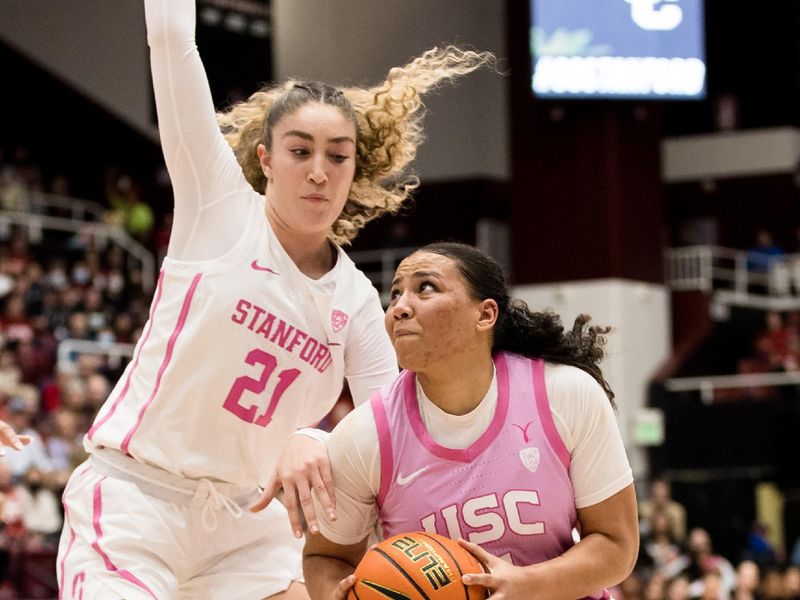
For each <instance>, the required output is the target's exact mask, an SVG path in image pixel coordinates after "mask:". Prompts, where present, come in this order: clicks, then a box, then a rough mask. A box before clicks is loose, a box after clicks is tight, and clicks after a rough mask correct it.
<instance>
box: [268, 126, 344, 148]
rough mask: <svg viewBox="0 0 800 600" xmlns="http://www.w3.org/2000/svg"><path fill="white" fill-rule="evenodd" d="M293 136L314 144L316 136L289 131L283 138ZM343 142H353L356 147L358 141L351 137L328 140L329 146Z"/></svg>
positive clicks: (296, 130)
mask: <svg viewBox="0 0 800 600" xmlns="http://www.w3.org/2000/svg"><path fill="white" fill-rule="evenodd" d="M291 135H293V136H296V137H299V138H303V139H304V140H308V141H309V142H313V141H314V136H313V135H311V134H310V133H306V132H305V131H300V130H299V129H292V130H290V131H287V132H286V133H285V134H283V137H285V138H286V137H289V136H291ZM342 142H351V143H352V144H354V145H355V143H356V141H355V140H354V139H353V138H351V137H350V136H349V135H340V136H337V137H332V138H328V143H329V144H341V143H342Z"/></svg>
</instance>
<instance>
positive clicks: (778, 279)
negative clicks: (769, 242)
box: [664, 245, 800, 296]
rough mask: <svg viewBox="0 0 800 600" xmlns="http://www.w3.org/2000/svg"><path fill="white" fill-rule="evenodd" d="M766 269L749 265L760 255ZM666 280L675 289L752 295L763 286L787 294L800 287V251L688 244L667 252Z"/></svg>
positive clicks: (780, 293)
mask: <svg viewBox="0 0 800 600" xmlns="http://www.w3.org/2000/svg"><path fill="white" fill-rule="evenodd" d="M759 256H760V258H761V259H762V261H763V263H764V265H765V266H766V269H765V270H752V269H749V268H748V261H752V259H753V258H756V257H759ZM664 260H665V283H666V284H667V286H669V287H670V288H672V289H674V290H680V291H692V290H695V291H702V292H710V291H714V290H716V289H726V290H729V291H730V290H733V291H734V292H735V293H737V294H739V295H748V294H751V288H752V287H753V286H759V287H761V288H762V289H764V290H765V293H767V294H770V295H778V296H786V295H789V293H790V292H791V289H792V287H793V286H794V288H795V289H800V254H782V255H770V254H761V253H758V252H754V251H751V250H738V249H733V248H723V247H721V246H713V245H708V246H685V247H679V248H669V249H668V250H666V251H665V253H664Z"/></svg>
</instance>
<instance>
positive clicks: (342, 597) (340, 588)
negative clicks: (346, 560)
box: [333, 575, 356, 600]
mask: <svg viewBox="0 0 800 600" xmlns="http://www.w3.org/2000/svg"><path fill="white" fill-rule="evenodd" d="M355 583H356V576H355V575H348V576H347V577H345V578H344V579H342V580H341V581H340V582H339V585H337V586H336V593H335V594H334V596H333V598H334V600H346V599H347V590H349V589H350V588H351V587H353V586H354V585H355Z"/></svg>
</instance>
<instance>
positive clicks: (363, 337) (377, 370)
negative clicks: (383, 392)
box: [345, 290, 398, 406]
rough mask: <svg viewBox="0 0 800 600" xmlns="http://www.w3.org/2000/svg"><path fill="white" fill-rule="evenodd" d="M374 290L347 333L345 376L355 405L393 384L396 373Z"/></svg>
mask: <svg viewBox="0 0 800 600" xmlns="http://www.w3.org/2000/svg"><path fill="white" fill-rule="evenodd" d="M377 296H378V295H377V292H375V291H374V290H373V291H372V293H370V296H369V300H368V301H367V302H366V303H365V304H364V306H363V308H362V309H361V311H360V312H359V314H358V318H357V319H356V320H355V322H354V323H353V327H352V328H351V329H350V331H349V333H348V340H347V346H346V350H345V375H346V376H347V382H348V384H349V385H350V393H351V394H352V396H353V403H354V404H355V405H356V406H359V405H360V404H362V403H364V402H366V401H367V400H368V399H369V398H370V396H372V394H374V393H375V392H377V391H378V390H380V389H381V388H382V387H384V386H387V385H389V384H390V383H392V382H393V381H394V380H395V378H396V377H397V374H398V369H397V357H396V356H395V353H394V348H393V347H392V342H391V341H390V340H389V334H387V333H386V328H385V327H384V324H383V310H382V309H381V305H380V302H379V300H378V297H377Z"/></svg>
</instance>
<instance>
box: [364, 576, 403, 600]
mask: <svg viewBox="0 0 800 600" xmlns="http://www.w3.org/2000/svg"><path fill="white" fill-rule="evenodd" d="M361 583H362V584H363V585H365V586H367V587H368V588H372V589H373V590H375V591H376V592H378V593H379V594H380V595H381V596H386V597H387V598H391V599H392V600H411V596H406V595H405V594H404V593H403V592H398V591H397V590H393V589H390V588H387V587H385V586H382V585H381V584H380V583H375V582H374V581H367V580H366V579H362V580H361Z"/></svg>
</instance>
